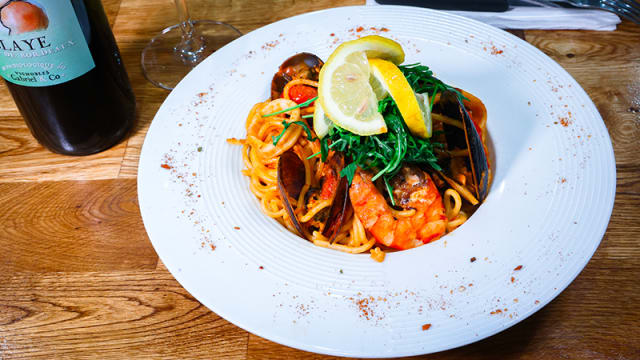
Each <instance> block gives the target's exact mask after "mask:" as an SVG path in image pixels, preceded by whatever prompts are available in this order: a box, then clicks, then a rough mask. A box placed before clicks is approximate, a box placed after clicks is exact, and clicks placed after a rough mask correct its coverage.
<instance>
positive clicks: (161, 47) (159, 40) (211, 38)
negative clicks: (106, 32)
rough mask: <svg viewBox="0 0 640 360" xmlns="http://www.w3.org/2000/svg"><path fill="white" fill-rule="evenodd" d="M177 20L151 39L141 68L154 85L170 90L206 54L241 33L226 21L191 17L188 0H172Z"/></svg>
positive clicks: (144, 52) (143, 54)
mask: <svg viewBox="0 0 640 360" xmlns="http://www.w3.org/2000/svg"><path fill="white" fill-rule="evenodd" d="M175 3H176V8H177V9H178V17H179V20H180V23H179V24H176V25H173V26H170V27H168V28H166V29H164V30H162V33H160V34H159V35H157V36H156V37H154V38H153V39H151V41H150V42H149V44H147V46H146V47H145V48H144V50H143V51H142V58H141V62H142V72H143V73H144V76H145V77H146V78H147V80H149V81H150V82H151V83H153V84H154V85H155V86H158V87H161V88H163V89H167V90H172V89H173V88H175V87H176V85H177V84H178V83H179V82H180V80H182V78H184V77H185V75H187V73H188V72H189V71H191V69H193V68H194V67H195V66H196V65H198V64H199V63H200V62H201V61H202V60H204V59H205V58H206V57H207V56H209V55H211V53H213V52H214V51H216V50H218V49H219V48H221V47H222V46H224V45H225V44H227V43H229V42H230V41H232V40H234V39H236V38H237V37H239V36H240V35H242V33H241V32H240V31H238V29H236V28H234V27H233V26H231V25H229V24H225V23H223V22H220V21H212V20H191V17H190V16H189V8H188V7H187V0H175Z"/></svg>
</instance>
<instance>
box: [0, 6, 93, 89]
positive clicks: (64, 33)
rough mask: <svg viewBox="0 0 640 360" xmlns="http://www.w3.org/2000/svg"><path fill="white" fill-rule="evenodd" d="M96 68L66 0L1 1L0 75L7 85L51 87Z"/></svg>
mask: <svg viewBox="0 0 640 360" xmlns="http://www.w3.org/2000/svg"><path fill="white" fill-rule="evenodd" d="M80 4H83V3H82V2H80ZM87 25H88V24H87ZM87 30H88V28H87ZM87 36H90V34H87ZM94 67H95V63H94V62H93V57H92V56H91V51H90V50H89V46H88V45H87V40H86V38H85V35H84V34H83V32H82V28H81V27H80V23H79V22H78V18H77V17H76V12H75V11H74V9H73V5H71V1H70V0H0V76H2V77H3V78H5V79H6V80H7V81H10V82H12V83H14V84H18V85H23V86H51V85H57V84H61V83H64V82H67V81H69V80H73V79H75V78H77V77H79V76H82V75H84V74H86V73H87V72H88V71H89V70H91V69H93V68H94Z"/></svg>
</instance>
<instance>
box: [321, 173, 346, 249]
mask: <svg viewBox="0 0 640 360" xmlns="http://www.w3.org/2000/svg"><path fill="white" fill-rule="evenodd" d="M349 204H350V202H349V182H348V181H347V177H346V176H342V177H340V183H338V188H337V190H336V194H335V196H334V198H333V203H331V208H330V209H329V217H328V218H327V221H326V222H325V224H324V229H322V236H324V237H326V238H327V240H329V242H330V243H333V240H334V239H335V238H336V236H337V235H338V232H339V231H340V228H341V227H342V223H344V220H345V217H346V214H347V210H348V207H349Z"/></svg>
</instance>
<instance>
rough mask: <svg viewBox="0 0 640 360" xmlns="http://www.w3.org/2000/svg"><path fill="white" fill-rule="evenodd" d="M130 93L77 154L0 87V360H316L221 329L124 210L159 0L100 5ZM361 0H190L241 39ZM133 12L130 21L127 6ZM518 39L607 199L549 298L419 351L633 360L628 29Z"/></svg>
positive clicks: (635, 131) (637, 116)
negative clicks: (587, 130) (579, 132)
mask: <svg viewBox="0 0 640 360" xmlns="http://www.w3.org/2000/svg"><path fill="white" fill-rule="evenodd" d="M102 2H103V4H104V6H105V9H106V12H107V16H108V17H109V20H110V23H111V25H112V27H113V31H114V34H115V36H116V38H117V40H118V44H119V46H120V49H121V52H122V55H123V59H124V61H125V63H126V65H127V70H128V72H129V77H130V78H131V82H132V85H133V88H134V92H135V94H136V97H137V102H138V108H137V113H138V115H137V123H136V127H135V130H134V131H133V133H132V134H131V136H130V137H128V138H127V139H126V140H125V141H123V142H122V143H121V144H118V145H117V146H115V147H114V148H112V149H110V150H107V151H105V152H103V153H100V154H97V155H92V156H86V157H68V156H61V155H56V154H52V153H50V152H48V151H46V150H45V149H43V148H42V147H41V146H40V145H38V143H37V142H36V141H35V140H34V139H33V138H32V137H31V135H30V133H29V130H28V129H27V127H26V125H25V124H24V121H23V120H22V118H21V116H20V113H19V112H18V110H17V109H16V107H15V105H14V103H13V100H12V99H11V96H10V95H9V93H8V91H7V89H6V87H5V86H4V83H3V84H2V85H0V247H1V249H2V250H1V251H0V359H34V358H39V359H57V358H74V359H76V358H100V359H132V358H150V359H158V358H175V359H187V358H189V359H193V358H202V359H291V358H304V359H332V357H328V356H322V355H316V354H310V353H307V352H303V351H299V350H295V349H291V348H288V347H285V346H282V345H278V344H275V343H273V342H270V341H268V340H265V339H262V338H260V337H257V336H255V335H252V334H249V333H247V332H246V331H244V330H242V329H240V328H238V327H236V326H234V325H232V324H230V323H228V322H227V321H225V320H223V319H222V318H220V317H219V316H217V315H216V314H214V313H212V312H211V311H209V310H208V309H207V308H205V307H204V306H203V305H201V304H200V303H199V302H198V301H197V300H195V299H194V298H193V297H192V296H191V295H190V294H189V293H187V292H186V291H185V290H184V289H183V288H182V287H181V286H180V284H178V283H177V282H176V281H175V280H174V278H173V277H172V276H171V274H170V273H169V272H168V271H167V269H166V268H165V267H164V266H163V264H162V263H161V262H159V260H158V257H157V255H156V254H155V252H154V250H153V248H152V246H151V243H150V242H149V239H148V237H147V235H146V232H145V230H144V227H143V225H142V220H141V218H140V213H139V208H138V200H137V193H136V174H137V165H138V158H139V154H140V148H141V146H142V143H143V141H144V136H145V133H146V130H147V128H148V126H149V124H150V122H151V119H152V118H153V116H154V114H155V112H156V111H157V109H158V108H159V106H160V104H161V103H162V101H163V100H164V98H165V97H166V95H167V92H165V91H163V90H160V89H157V88H154V87H153V86H152V85H151V84H150V83H148V82H147V81H146V80H145V79H144V77H143V75H142V72H141V69H140V65H139V58H140V53H141V51H142V49H143V47H144V46H145V44H146V43H147V41H148V40H149V39H150V38H151V37H152V36H153V35H155V34H156V33H158V32H159V31H160V30H161V29H162V28H164V27H166V26H169V25H172V24H174V22H175V21H176V19H175V11H174V8H173V5H172V1H171V0H103V1H102ZM361 3H363V1H362V0H349V1H335V0H316V1H296V0H266V1H264V0H245V1H240V0H237V1H235V0H210V1H207V0H193V1H191V6H192V14H193V17H194V18H206V19H216V20H221V21H226V22H229V23H231V24H233V25H234V26H236V27H237V28H239V29H240V30H241V31H242V32H244V33H246V32H249V31H251V30H254V29H256V28H259V27H261V26H263V25H266V24H269V23H271V22H273V21H277V20H279V19H282V18H285V17H289V16H293V15H297V14H301V13H305V12H309V11H313V10H318V9H323V8H329V7H335V6H341V5H353V4H361ZM142 14H143V15H142ZM519 35H521V36H524V38H525V39H526V40H527V41H528V42H530V43H532V44H533V45H535V46H536V47H538V48H539V49H541V50H542V51H544V52H545V53H546V54H547V55H549V56H550V57H551V58H553V59H554V60H556V61H557V62H558V63H559V64H561V65H562V66H563V67H564V68H565V69H566V70H567V71H569V72H570V73H571V75H572V76H574V77H575V79H576V80H577V81H578V82H579V83H580V84H581V85H582V86H583V87H584V89H585V90H586V91H587V93H588V94H589V95H590V96H591V98H592V99H593V101H594V102H595V104H596V106H597V107H598V110H599V111H600V113H601V114H602V117H603V118H604V121H605V123H606V125H607V127H608V129H609V134H610V135H611V139H612V142H613V146H614V151H615V156H616V164H617V176H618V182H617V193H616V200H615V205H614V209H613V215H612V217H611V222H610V224H609V227H608V229H607V232H606V234H605V237H604V239H603V241H602V243H601V245H600V247H599V249H598V250H597V252H596V253H595V255H594V257H593V259H592V260H591V261H590V262H589V264H588V265H587V267H586V268H585V270H584V271H583V272H582V273H581V274H580V276H579V277H578V278H577V279H576V280H575V281H574V282H573V283H572V284H571V285H570V286H569V287H568V288H567V290H565V291H564V292H563V293H562V294H561V295H560V296H559V297H558V298H557V299H555V300H554V301H553V302H552V303H551V304H549V305H548V306H546V307H545V308H543V309H542V310H540V311H539V312H538V313H536V314H535V315H533V316H531V317H530V318H528V319H526V320H524V321H523V322H521V323H520V324H518V325H516V326H514V327H513V328H511V329H508V330H506V331H504V332H502V333H500V334H498V335H495V336H493V337H491V338H489V339H485V340H483V341H480V342H478V343H475V344H472V345H469V346H465V347H462V348H459V349H454V350H451V351H447V352H442V353H438V354H433V355H429V356H423V357H417V358H420V359H640V307H639V306H638V305H640V286H639V285H638V282H639V281H640V155H639V154H640V141H639V139H640V26H638V25H634V24H631V23H628V22H624V23H622V24H621V25H620V26H619V29H618V30H616V31H614V32H592V31H526V32H523V33H522V32H521V33H520V34H519Z"/></svg>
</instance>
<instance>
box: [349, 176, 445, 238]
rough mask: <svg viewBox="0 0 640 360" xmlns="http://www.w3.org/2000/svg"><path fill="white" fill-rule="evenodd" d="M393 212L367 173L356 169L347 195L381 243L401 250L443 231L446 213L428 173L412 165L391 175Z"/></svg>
mask: <svg viewBox="0 0 640 360" xmlns="http://www.w3.org/2000/svg"><path fill="white" fill-rule="evenodd" d="M391 186H392V187H393V189H394V190H393V197H394V200H395V202H396V204H398V205H399V206H400V207H402V209H404V210H406V211H402V212H397V211H395V210H393V209H392V208H391V206H389V204H387V201H386V200H385V198H384V196H383V195H382V194H381V193H380V191H379V190H378V189H377V188H376V186H375V185H374V183H373V182H372V181H371V174H370V173H369V172H367V171H363V170H360V169H358V170H357V171H356V173H355V176H354V177H353V181H352V183H351V188H350V189H349V197H350V199H351V205H352V206H353V211H354V212H355V215H356V216H357V217H358V219H359V220H360V222H362V224H363V225H364V228H365V229H367V231H369V232H370V233H371V235H373V237H374V238H375V239H376V240H377V241H378V242H379V243H381V244H384V245H386V246H389V247H392V248H395V249H399V250H404V249H410V248H414V247H417V246H420V245H423V244H426V243H428V242H431V241H434V240H436V239H438V238H440V237H441V236H442V235H444V233H445V230H446V226H447V217H446V215H445V211H444V205H443V203H442V197H441V196H440V193H439V192H438V189H437V188H436V186H435V184H434V182H433V180H432V179H431V177H430V176H429V175H428V174H427V173H425V172H424V171H422V170H420V169H418V168H417V167H415V166H405V167H403V168H402V169H401V170H400V172H399V173H398V174H397V175H396V176H394V177H393V178H392V179H391Z"/></svg>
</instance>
